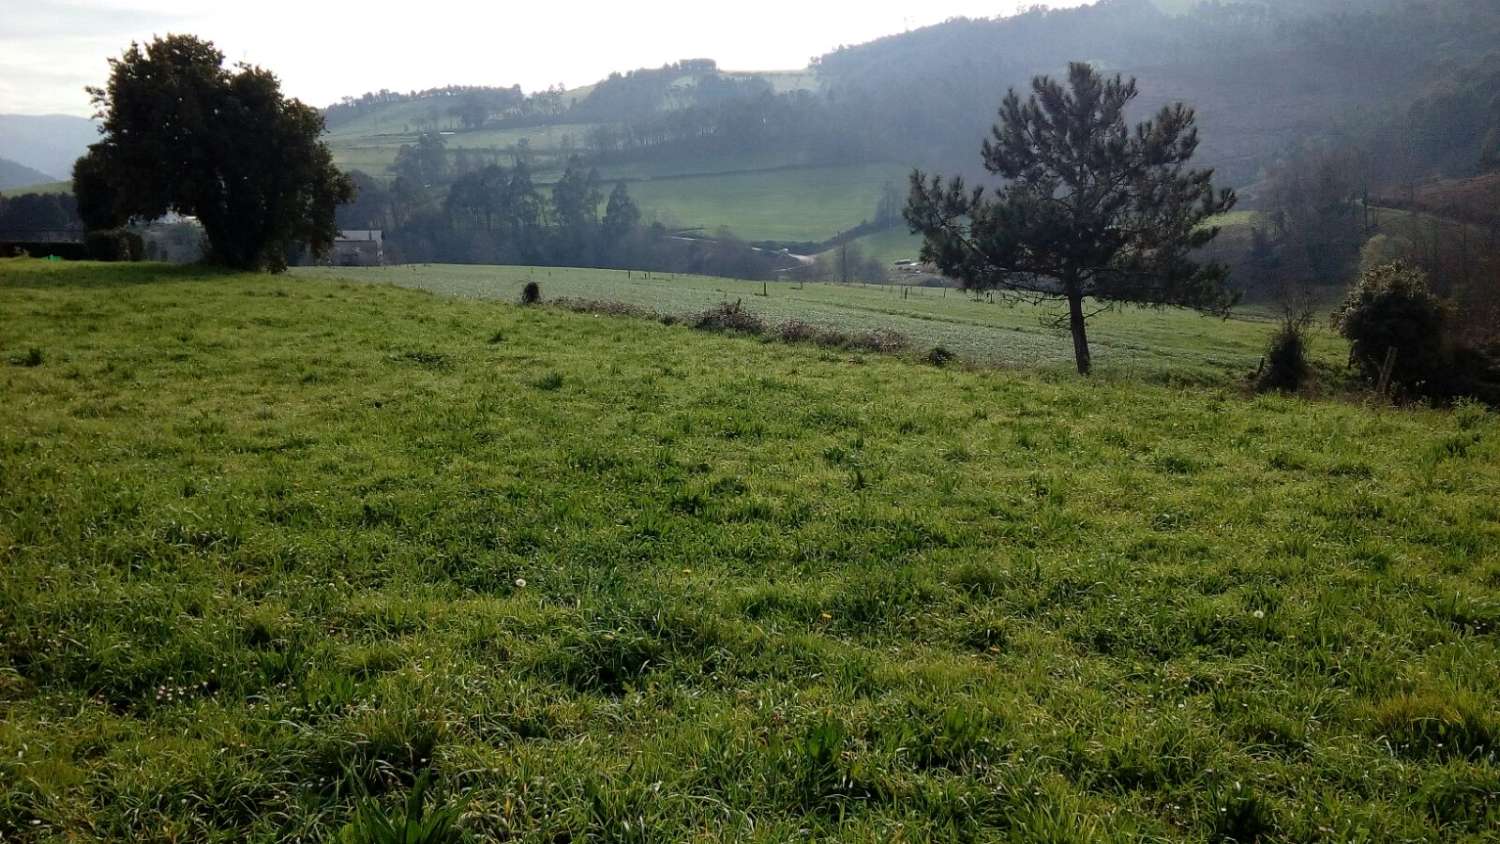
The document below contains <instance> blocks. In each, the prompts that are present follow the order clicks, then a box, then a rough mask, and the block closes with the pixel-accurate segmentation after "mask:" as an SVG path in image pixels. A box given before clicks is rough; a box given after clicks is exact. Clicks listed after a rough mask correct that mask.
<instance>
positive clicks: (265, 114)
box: [74, 35, 354, 271]
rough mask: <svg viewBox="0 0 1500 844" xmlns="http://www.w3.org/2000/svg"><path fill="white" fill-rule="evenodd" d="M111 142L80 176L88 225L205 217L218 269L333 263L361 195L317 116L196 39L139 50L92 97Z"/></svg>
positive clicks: (162, 41)
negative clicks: (346, 211)
mask: <svg viewBox="0 0 1500 844" xmlns="http://www.w3.org/2000/svg"><path fill="white" fill-rule="evenodd" d="M89 92H90V94H91V95H92V96H93V100H94V104H95V106H97V107H98V109H99V112H100V114H101V116H102V117H103V125H102V129H103V139H102V140H100V141H99V142H98V143H96V144H94V145H93V146H91V147H89V152H88V155H87V156H86V157H85V158H84V159H83V160H81V161H80V162H79V163H78V165H76V166H75V168H74V173H75V180H74V190H75V191H76V192H77V194H78V197H79V205H80V207H82V208H85V209H88V210H87V214H86V216H87V218H88V220H89V222H90V223H91V224H94V225H100V224H110V223H119V222H122V221H124V220H127V219H130V218H141V219H156V218H159V217H162V216H164V215H166V214H167V212H169V211H175V212H177V213H180V214H184V215H190V216H194V217H197V218H198V220H199V222H201V223H202V224H203V229H204V232H205V234H207V236H208V241H209V245H210V247H211V256H210V257H211V258H213V259H214V260H217V261H218V262H220V263H223V264H225V265H228V266H231V267H237V268H240V269H269V270H272V271H277V270H280V269H283V268H285V266H286V256H287V253H288V252H289V251H291V250H293V249H295V248H297V247H298V246H299V245H300V244H303V243H306V244H308V245H310V246H311V248H312V250H313V252H314V253H315V254H317V253H321V252H324V251H326V250H327V249H328V248H329V247H330V246H331V245H332V243H333V239H334V237H335V236H336V235H337V233H338V230H337V227H336V224H335V220H334V212H335V209H337V207H338V206H339V205H340V204H341V203H344V202H348V201H349V200H350V199H352V198H353V195H354V186H353V183H352V182H350V180H349V179H348V178H347V177H346V176H344V175H343V174H342V173H340V172H339V171H338V169H337V168H336V167H334V165H333V157H332V155H331V153H330V152H329V150H328V147H327V145H325V144H324V143H322V141H320V140H319V137H320V136H321V135H322V133H323V117H322V115H321V114H320V113H319V112H318V110H317V109H314V108H311V107H309V106H307V105H304V104H303V103H301V102H300V101H298V100H295V99H290V100H289V99H286V98H284V97H283V96H282V95H281V84H280V82H278V81H277V79H276V76H275V75H274V74H272V73H271V72H270V71H268V70H264V69H262V68H258V67H251V66H249V65H243V64H242V65H238V66H236V68H235V69H234V70H232V71H231V70H229V69H226V68H225V67H224V54H223V53H221V52H219V51H218V50H217V49H216V48H215V47H214V45H213V44H212V43H211V42H208V41H203V40H200V39H198V38H194V37H192V36H188V35H172V36H168V37H166V38H156V39H153V40H152V41H151V42H150V43H149V44H147V45H145V47H144V48H142V47H141V46H140V45H138V44H132V45H130V49H128V50H126V51H125V54H124V55H123V56H122V57H121V58H119V59H111V60H110V78H109V82H108V83H107V85H106V86H105V87H103V88H90V89H89Z"/></svg>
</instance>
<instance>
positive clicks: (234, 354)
mask: <svg viewBox="0 0 1500 844" xmlns="http://www.w3.org/2000/svg"><path fill="white" fill-rule="evenodd" d="M544 284H545V282H544ZM0 314H3V315H4V328H5V330H4V332H3V333H0V361H5V360H9V359H11V358H12V357H14V356H18V355H21V356H24V355H26V354H27V353H28V350H30V349H38V350H40V353H41V361H40V363H39V364H38V365H35V366H19V365H8V364H0V394H3V395H4V396H5V397H6V401H5V402H3V403H0V501H3V502H4V504H3V507H0V781H3V782H4V783H6V787H5V789H4V790H3V792H0V834H3V835H5V836H6V837H7V838H20V839H30V838H37V839H49V838H73V839H143V838H149V839H161V840H168V839H177V840H183V839H191V840H203V839H214V838H220V839H224V840H245V839H249V840H283V839H289V838H301V839H320V838H323V837H325V836H327V835H328V834H330V833H331V832H333V831H334V830H336V829H337V828H338V826H339V825H341V824H342V823H344V822H345V821H347V820H348V819H349V818H350V816H351V814H352V812H353V811H354V807H355V806H356V805H360V804H361V799H362V798H363V797H364V796H365V795H370V796H372V797H373V799H374V800H375V801H377V803H379V804H381V805H386V806H391V807H394V806H396V805H397V804H399V803H400V802H401V800H402V798H403V796H404V794H405V793H406V792H407V791H408V790H409V789H410V788H411V787H412V786H413V784H414V783H416V782H417V780H418V778H419V776H420V774H421V772H423V771H426V770H429V769H430V770H431V771H432V772H433V791H434V794H435V798H436V800H437V801H439V802H440V803H441V804H442V805H446V806H456V807H459V808H460V809H461V810H462V813H463V817H462V821H461V823H462V825H463V826H464V827H465V828H467V829H468V830H470V831H472V832H473V833H475V834H476V835H478V836H480V837H482V838H486V839H491V840H524V841H557V840H639V841H648V840H649V841H657V840H674V839H688V838H694V839H709V840H759V841H783V840H788V839H793V838H809V837H811V838H822V839H833V840H867V841H886V840H896V839H906V840H918V839H957V840H997V839H998V840H1027V841H1032V840H1051V841H1089V840H1119V841H1140V840H1191V841H1202V840H1209V839H1214V840H1225V839H1228V840H1237V841H1250V840H1257V839H1259V840H1284V841H1318V840H1326V841H1355V840H1453V841H1461V840H1473V841H1481V840H1486V839H1487V838H1488V837H1490V836H1491V835H1492V834H1493V830H1494V829H1495V825H1496V822H1497V820H1500V818H1497V816H1496V811H1497V809H1496V807H1497V806H1500V800H1497V797H1500V769H1497V763H1496V755H1495V750H1494V744H1495V740H1496V738H1497V735H1500V719H1497V714H1496V711H1495V706H1494V701H1495V700H1496V699H1497V697H1500V676H1497V674H1496V672H1495V671H1494V666H1495V665H1496V664H1497V658H1500V648H1497V640H1496V635H1497V631H1496V624H1497V623H1500V558H1497V555H1496V550H1495V549H1496V548H1497V547H1500V525H1497V522H1500V509H1497V501H1500V460H1497V458H1500V446H1497V442H1500V425H1497V424H1496V421H1495V419H1494V417H1493V416H1490V415H1485V414H1483V413H1480V412H1478V411H1475V410H1473V409H1465V410H1462V411H1460V412H1456V413H1435V412H1425V411H1412V412H1407V411H1399V412H1398V411H1380V412H1375V411H1370V410H1366V409H1362V408H1358V407H1351V406H1345V405H1338V404H1309V403H1304V402H1299V401H1296V400H1289V399H1283V398H1270V397H1268V398H1260V399H1255V400H1248V401H1247V400H1243V399H1241V398H1239V397H1238V396H1237V395H1236V394H1233V393H1230V392H1225V391H1215V390H1201V389H1195V390H1182V389H1172V388H1168V387H1165V386H1156V385H1152V384H1148V383H1140V382H1130V381H1128V380H1125V379H1100V380H1095V381H1081V380H1078V379H1074V378H1070V377H1060V376H1054V375H1051V374H1048V373H1017V372H1005V371H998V372H997V371H989V372H964V371H959V370H952V369H936V368H932V367H925V366H918V365H914V364H911V363H907V362H905V361H902V360H899V359H895V358H890V357H884V356H859V355H851V354H849V353H837V354H835V353H831V352H825V351H822V350H818V349H816V348H811V347H807V346H796V345H781V344H766V343H763V342H760V341H758V340H755V339H751V338H741V337H733V336H720V335H710V334H704V333H702V332H697V331H694V330H692V329H691V328H688V327H684V326H664V325H661V324H658V323H655V322H648V321H644V320H638V319H630V318H617V317H609V316H594V315H588V314H573V313H566V312H563V311H560V310H557V309H544V308H543V309H539V308H529V309H523V308H519V307H515V306H512V305H508V304H498V303H489V302H474V301H460V300H454V299H446V298H440V297H434V296H428V295H424V294H422V293H419V292H415V291H410V290H401V289H397V288H394V287H387V286H370V285H360V284H344V283H340V282H338V281H335V280H329V279H318V278H300V277H290V278H287V277H283V278H267V277H253V276H233V275H212V274H199V273H196V272H194V271H192V270H173V271H169V270H163V269H160V268H152V267H109V266H89V265H63V266H58V265H46V264H42V263H40V262H32V261H25V262H21V261H5V262H0Z"/></svg>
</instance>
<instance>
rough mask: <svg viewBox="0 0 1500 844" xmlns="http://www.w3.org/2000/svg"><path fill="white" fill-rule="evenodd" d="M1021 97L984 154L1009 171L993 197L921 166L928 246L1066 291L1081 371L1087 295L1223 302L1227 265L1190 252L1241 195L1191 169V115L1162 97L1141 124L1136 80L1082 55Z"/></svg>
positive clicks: (974, 272)
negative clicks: (1161, 104) (1202, 260)
mask: <svg viewBox="0 0 1500 844" xmlns="http://www.w3.org/2000/svg"><path fill="white" fill-rule="evenodd" d="M1031 87H1032V93H1031V95H1030V96H1029V97H1028V98H1027V99H1026V100H1024V101H1023V100H1022V99H1021V97H1020V95H1019V94H1017V93H1016V91H1015V90H1014V89H1012V90H1011V91H1010V92H1009V93H1008V94H1007V95H1006V97H1005V100H1004V102H1003V103H1002V104H1001V107H1000V123H999V124H997V125H996V126H994V127H993V129H992V130H991V137H990V138H988V139H986V140H985V141H984V144H983V147H982V149H981V157H982V160H983V162H984V167H985V169H986V170H987V171H989V172H990V173H992V174H994V175H996V176H999V177H1001V178H1002V179H1003V180H1004V183H1003V184H1002V185H1001V186H1000V187H999V188H997V189H995V190H994V191H993V194H992V195H991V196H987V195H986V193H985V189H984V188H982V187H980V188H975V189H973V190H970V189H969V188H968V187H967V186H966V185H965V184H964V180H963V179H962V178H959V177H955V178H953V179H951V180H949V181H947V182H944V180H943V179H942V177H940V176H932V177H931V178H929V177H928V176H926V175H924V174H923V173H922V172H920V171H916V172H913V173H912V176H911V194H910V196H909V197H908V200H907V207H906V219H907V222H908V223H909V224H910V225H911V229H912V231H913V232H916V233H919V234H921V235H923V237H924V243H923V246H922V257H923V259H924V260H927V261H930V262H932V263H934V264H936V265H937V266H938V267H939V268H940V269H941V270H942V271H943V272H944V273H946V274H948V275H951V276H953V277H955V278H958V279H959V280H960V281H961V282H962V283H963V284H964V286H965V287H967V288H971V289H997V288H998V289H1006V290H1018V291H1025V292H1029V293H1031V294H1034V295H1036V296H1038V297H1042V298H1056V299H1061V300H1064V301H1066V302H1067V304H1068V325H1069V328H1070V330H1071V331H1072V335H1073V354H1074V359H1075V362H1076V364H1077V367H1078V371H1079V372H1080V373H1083V374H1087V373H1088V372H1089V369H1090V367H1091V360H1090V354H1089V345H1088V333H1087V322H1088V318H1089V314H1087V313H1086V311H1085V302H1086V300H1088V299H1093V300H1094V301H1096V302H1101V303H1105V304H1108V303H1112V302H1136V303H1142V304H1149V305H1184V306H1189V307H1194V308H1201V309H1205V310H1216V311H1217V310H1223V309H1227V308H1228V307H1229V306H1230V305H1231V304H1233V297H1232V296H1230V295H1229V294H1228V292H1227V290H1226V288H1225V281H1226V279H1227V277H1228V270H1227V269H1226V268H1225V267H1223V266H1222V265H1219V264H1216V263H1206V264H1199V263H1196V262H1195V261H1193V260H1192V259H1191V257H1190V255H1191V253H1192V252H1193V251H1194V250H1196V249H1198V248H1200V247H1203V246H1205V245H1207V244H1208V243H1209V241H1211V240H1212V239H1213V238H1214V237H1215V236H1216V235H1217V234H1218V229H1216V228H1214V227H1212V226H1209V225H1206V222H1207V221H1208V220H1209V219H1210V218H1212V217H1213V216H1215V215H1217V214H1222V213H1224V212H1225V211H1228V210H1229V209H1230V208H1232V207H1233V206H1234V201H1235V197H1234V193H1233V192H1232V191H1228V190H1225V191H1215V190H1214V188H1213V185H1212V177H1213V171H1211V170H1187V169H1185V167H1186V165H1187V163H1188V161H1189V160H1190V159H1191V158H1192V157H1193V152H1194V151H1195V150H1196V149H1197V146H1198V132H1197V129H1196V128H1195V125H1194V122H1195V120H1194V114H1193V111H1192V109H1189V108H1187V107H1185V106H1183V105H1182V104H1180V103H1179V104H1177V105H1172V106H1168V107H1166V108H1163V109H1162V110H1161V111H1160V112H1159V113H1158V114H1157V116H1156V117H1155V119H1153V120H1148V121H1145V122H1143V123H1140V124H1139V125H1137V126H1136V127H1135V131H1134V132H1132V131H1131V130H1130V129H1129V128H1128V127H1127V126H1126V123H1125V108H1126V106H1127V105H1128V104H1129V103H1130V102H1131V101H1132V100H1134V99H1135V98H1136V96H1137V90H1136V84H1135V80H1134V79H1132V80H1130V81H1129V82H1125V81H1122V80H1121V79H1120V77H1118V76H1116V77H1114V78H1112V79H1108V78H1105V77H1103V76H1101V75H1100V74H1099V73H1098V72H1097V71H1095V70H1094V68H1093V67H1091V66H1089V65H1087V64H1083V63H1077V62H1075V63H1073V64H1071V65H1069V67H1068V81H1067V85H1066V87H1064V85H1063V84H1062V83H1060V82H1058V81H1056V80H1053V79H1051V78H1049V77H1046V76H1039V77H1037V78H1035V79H1034V80H1032V83H1031Z"/></svg>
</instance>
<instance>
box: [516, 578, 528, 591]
mask: <svg viewBox="0 0 1500 844" xmlns="http://www.w3.org/2000/svg"><path fill="white" fill-rule="evenodd" d="M516 588H517V589H525V588H526V578H524V577H518V578H516Z"/></svg>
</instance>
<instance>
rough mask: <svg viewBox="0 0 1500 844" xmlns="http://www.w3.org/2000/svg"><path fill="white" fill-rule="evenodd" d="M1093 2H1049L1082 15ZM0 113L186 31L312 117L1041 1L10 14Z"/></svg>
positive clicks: (44, 7) (71, 6)
mask: <svg viewBox="0 0 1500 844" xmlns="http://www.w3.org/2000/svg"><path fill="white" fill-rule="evenodd" d="M1080 2H1082V0H1053V1H1052V2H1051V3H1049V5H1052V6H1076V5H1079V3H1080ZM0 5H3V6H5V9H4V11H3V13H0V113H21V114H49V113H58V114H77V115H85V116H86V115H88V114H89V112H90V108H89V104H88V97H87V95H86V94H85V93H84V92H83V86H85V85H90V84H94V85H97V84H100V83H102V82H103V81H104V78H105V76H106V74H107V73H108V69H107V67H106V65H105V60H106V59H107V58H109V57H111V56H118V55H119V54H120V52H121V51H122V50H123V49H124V48H125V46H126V45H127V44H129V43H130V41H131V40H132V39H135V40H143V39H146V38H149V37H151V36H152V35H165V34H167V33H180V32H190V33H193V34H196V35H200V36H203V37H206V38H208V39H210V40H212V41H214V42H215V43H216V44H218V46H219V48H220V49H221V50H223V52H224V53H225V54H226V55H227V56H228V58H229V60H230V61H231V62H235V61H248V62H251V63H254V64H259V65H263V66H265V67H268V68H270V69H272V70H274V71H275V72H276V73H277V74H279V75H280V76H281V79H282V85H283V88H284V89H285V91H286V92H287V93H288V94H290V95H292V96H296V97H300V98H302V99H303V100H305V101H307V102H308V103H311V104H313V105H317V106H324V105H328V104H329V103H332V102H334V101H335V100H337V99H338V98H339V97H342V96H344V95H355V94H360V93H363V92H365V91H371V90H378V89H380V88H391V89H394V90H402V91H405V90H410V89H413V88H428V87H435V86H438V85H447V84H464V85H512V84H520V85H521V86H522V87H523V88H525V89H526V90H527V91H533V90H537V89H540V88H545V87H547V86H549V85H552V84H555V83H563V84H565V85H568V86H570V87H571V86H575V85H580V84H585V83H588V82H592V81H594V80H596V79H598V78H600V77H602V76H604V75H606V74H608V73H609V72H610V71H613V70H629V69H631V68H635V67H652V66H658V65H661V64H663V63H665V62H668V61H675V60H677V59H682V58H698V57H702V58H713V59H717V60H718V61H719V66H720V67H723V68H726V69H730V70H773V69H784V68H799V67H803V66H805V65H806V64H807V60H808V59H809V58H811V57H812V56H815V55H820V54H822V53H825V52H827V51H829V50H830V49H832V48H834V47H837V46H838V45H840V44H857V43H860V42H862V41H868V40H870V39H872V38H876V37H879V36H881V35H888V34H891V33H895V32H900V31H902V30H904V29H907V28H912V27H918V26H925V25H927V24H932V23H937V22H939V21H942V20H945V19H947V18H950V17H955V16H959V15H965V16H969V17H981V16H983V17H988V16H994V15H998V14H1010V13H1013V12H1014V11H1016V10H1017V9H1018V8H1020V7H1022V6H1030V5H1032V0H903V2H892V1H891V0H864V2H837V3H832V2H821V0H802V2H792V0H759V2H749V3H743V2H742V3H733V4H729V3H716V2H709V3H705V2H703V0H692V2H687V0H636V2H579V0H566V2H545V1H544V2H536V0H528V2H520V3H506V2H500V1H499V0H491V2H486V3H473V4H470V3H459V2H449V0H427V2H423V0H406V1H405V2H401V3H388V2H364V3H338V4H333V3H323V2H318V0H303V2H287V0H236V1H235V2H233V3H224V2H218V0H191V1H189V0H157V2H147V0H135V1H134V2H133V0H0Z"/></svg>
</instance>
